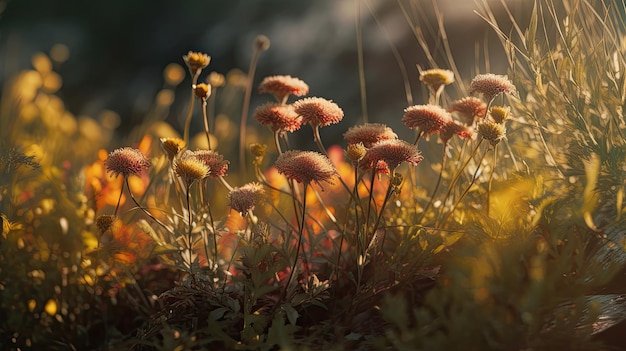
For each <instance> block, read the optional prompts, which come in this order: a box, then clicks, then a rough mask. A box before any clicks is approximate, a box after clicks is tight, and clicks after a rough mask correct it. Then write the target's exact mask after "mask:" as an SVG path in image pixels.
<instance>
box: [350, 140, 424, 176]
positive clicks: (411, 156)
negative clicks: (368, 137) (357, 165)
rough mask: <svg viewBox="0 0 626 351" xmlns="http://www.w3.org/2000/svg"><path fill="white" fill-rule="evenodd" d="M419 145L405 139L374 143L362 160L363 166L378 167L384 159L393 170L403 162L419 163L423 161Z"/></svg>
mask: <svg viewBox="0 0 626 351" xmlns="http://www.w3.org/2000/svg"><path fill="white" fill-rule="evenodd" d="M422 159H423V157H422V155H421V154H420V152H419V150H418V149H417V146H415V145H413V144H409V143H407V142H406V141H404V140H400V139H393V140H383V141H379V142H378V143H376V144H374V145H373V146H372V147H371V148H370V149H369V150H367V153H365V157H364V158H363V160H362V161H361V165H362V167H363V168H373V167H378V163H379V161H384V162H385V163H386V164H387V167H389V169H390V170H391V171H394V170H395V169H396V168H397V167H398V166H399V165H400V164H401V163H402V162H408V163H410V164H412V165H417V164H418V163H420V162H421V161H422Z"/></svg>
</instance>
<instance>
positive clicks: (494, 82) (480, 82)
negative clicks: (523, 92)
mask: <svg viewBox="0 0 626 351" xmlns="http://www.w3.org/2000/svg"><path fill="white" fill-rule="evenodd" d="M516 92H517V89H515V86H514V85H513V83H511V81H510V80H509V78H508V77H507V76H503V75H497V74H492V73H489V74H479V75H477V76H476V77H474V79H472V82H471V83H470V87H469V93H470V94H474V93H479V94H482V95H483V98H484V99H485V101H487V103H489V102H491V100H493V99H494V98H495V97H496V96H498V95H500V94H502V93H505V94H515V93H516Z"/></svg>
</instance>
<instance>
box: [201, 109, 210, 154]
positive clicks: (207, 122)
mask: <svg viewBox="0 0 626 351" xmlns="http://www.w3.org/2000/svg"><path fill="white" fill-rule="evenodd" d="M206 109H207V101H206V99H202V117H203V118H202V119H203V121H204V133H205V134H206V141H207V143H208V145H209V150H211V134H210V133H209V116H208V115H207V113H206Z"/></svg>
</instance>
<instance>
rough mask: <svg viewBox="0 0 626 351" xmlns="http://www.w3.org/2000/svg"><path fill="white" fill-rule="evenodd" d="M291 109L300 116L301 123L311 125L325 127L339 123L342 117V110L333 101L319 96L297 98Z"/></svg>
mask: <svg viewBox="0 0 626 351" xmlns="http://www.w3.org/2000/svg"><path fill="white" fill-rule="evenodd" d="M293 109H294V110H295V111H296V113H297V114H298V115H300V116H302V123H309V124H310V125H311V126H312V127H325V126H328V125H331V124H335V123H339V121H341V120H342V119H343V110H342V109H341V108H340V107H339V106H338V105H337V104H335V103H334V102H332V101H330V100H326V99H324V98H319V97H311V98H305V99H301V100H298V101H296V102H294V103H293Z"/></svg>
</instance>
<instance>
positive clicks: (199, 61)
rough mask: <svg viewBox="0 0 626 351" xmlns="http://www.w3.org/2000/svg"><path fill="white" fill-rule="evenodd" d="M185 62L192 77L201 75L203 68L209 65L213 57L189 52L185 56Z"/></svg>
mask: <svg viewBox="0 0 626 351" xmlns="http://www.w3.org/2000/svg"><path fill="white" fill-rule="evenodd" d="M183 61H185V64H186V65H187V68H189V72H190V73H191V75H192V76H195V75H197V74H199V73H200V71H201V70H202V69H203V68H205V67H206V66H208V65H209V62H211V56H209V55H207V54H204V53H201V52H194V51H189V52H188V53H187V55H184V56H183Z"/></svg>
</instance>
